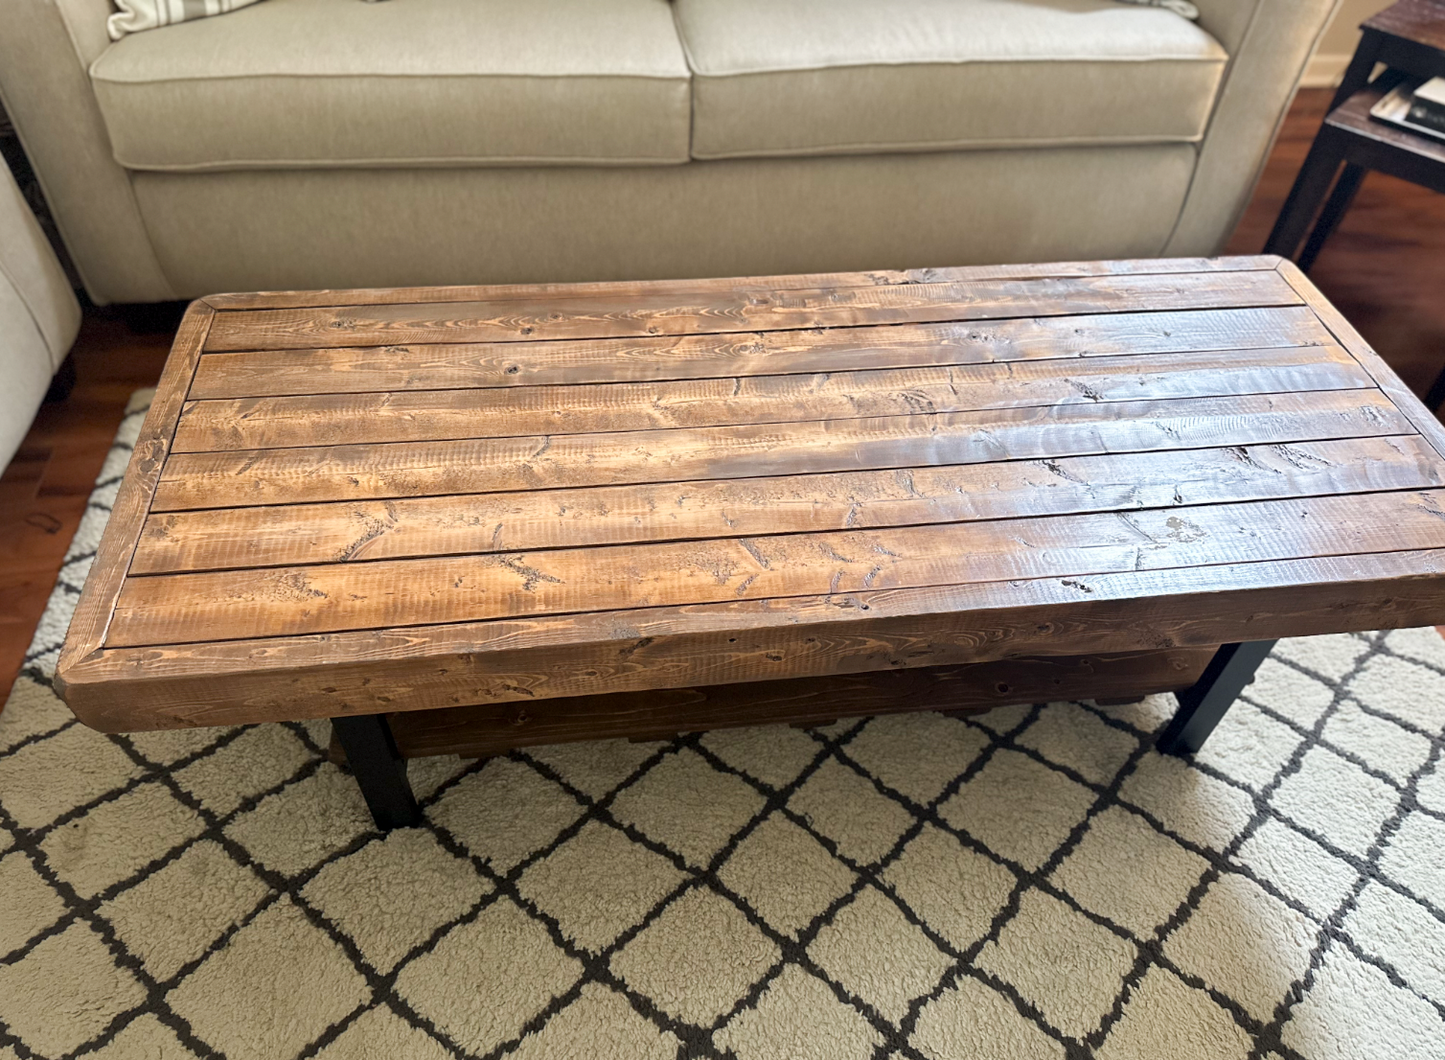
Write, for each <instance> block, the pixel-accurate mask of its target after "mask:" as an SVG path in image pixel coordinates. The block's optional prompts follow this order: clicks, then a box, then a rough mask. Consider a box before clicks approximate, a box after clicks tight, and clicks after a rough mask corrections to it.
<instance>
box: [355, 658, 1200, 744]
mask: <svg viewBox="0 0 1445 1060" xmlns="http://www.w3.org/2000/svg"><path fill="white" fill-rule="evenodd" d="M1214 652H1215V649H1214V648H1212V647H1211V648H1178V649H1163V650H1158V651H1136V652H1122V653H1119V654H1113V655H1067V656H1039V657H1030V658H1020V659H1005V660H1001V661H997V662H985V663H972V664H969V665H963V666H936V667H917V668H913V669H903V670H881V671H874V672H870V673H859V674H838V675H834V676H831V677H809V678H798V679H793V680H786V681H760V682H754V683H747V684H729V685H713V686H710V687H706V688H676V689H662V690H657V691H648V692H620V693H612V694H606V695H594V696H573V697H567V698H562V699H544V700H537V701H536V702H532V703H495V704H482V705H478V706H469V707H449V708H446V709H444V710H414V711H401V712H398V713H394V714H391V715H389V720H390V722H391V727H392V732H393V733H394V734H395V736H396V742H397V746H398V747H399V748H400V750H401V753H402V755H403V756H405V757H407V758H420V757H424V756H426V755H441V754H456V755H462V756H463V757H477V758H479V757H484V756H487V755H494V754H500V753H502V752H505V751H509V750H511V749H512V748H514V747H527V746H533V745H537V744H550V743H568V742H572V741H576V740H602V739H611V738H618V737H621V738H626V739H633V740H648V739H661V738H665V737H670V736H674V735H676V734H677V733H680V732H694V731H698V730H702V729H721V728H727V727H729V726H735V725H766V724H772V723H779V722H786V723H790V724H820V723H824V722H829V721H832V720H833V719H835V718H843V717H854V716H858V715H864V714H896V713H901V712H904V711H911V710H937V711H943V712H947V713H963V714H977V713H981V712H983V711H986V710H990V709H992V708H994V707H1002V706H1008V705H1010V704H1014V703H1039V702H1045V701H1048V700H1058V699H1094V700H1100V699H1102V700H1115V701H1119V700H1127V699H1132V698H1136V697H1139V696H1143V695H1149V694H1152V693H1155V692H1172V691H1176V690H1178V689H1181V688H1187V687H1188V686H1190V685H1192V684H1193V683H1194V682H1195V681H1196V680H1198V678H1199V675H1200V674H1201V673H1202V672H1203V670H1204V667H1205V665H1206V664H1208V662H1209V660H1210V659H1211V658H1212V657H1213V655H1214ZM331 758H332V760H333V761H336V762H341V761H344V760H345V755H344V753H343V752H342V750H341V747H340V745H339V743H338V742H337V741H336V739H335V737H333V738H332V741H331Z"/></svg>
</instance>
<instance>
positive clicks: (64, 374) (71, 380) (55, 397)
mask: <svg viewBox="0 0 1445 1060" xmlns="http://www.w3.org/2000/svg"><path fill="white" fill-rule="evenodd" d="M74 389H75V354H73V353H68V354H66V355H65V360H63V361H61V362H60V367H59V368H57V369H56V370H55V375H54V376H53V377H51V380H50V389H49V390H47V391H46V392H45V400H46V401H47V402H59V401H64V400H65V399H66V398H68V397H70V392H71V391H72V390H74Z"/></svg>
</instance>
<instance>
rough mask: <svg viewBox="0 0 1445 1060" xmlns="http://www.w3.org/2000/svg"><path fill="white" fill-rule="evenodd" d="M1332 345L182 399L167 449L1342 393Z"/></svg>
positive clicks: (1344, 369) (1339, 354)
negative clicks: (712, 376) (669, 379)
mask: <svg viewBox="0 0 1445 1060" xmlns="http://www.w3.org/2000/svg"><path fill="white" fill-rule="evenodd" d="M1374 385H1375V383H1374V380H1373V379H1371V378H1370V376H1369V375H1368V374H1367V373H1366V372H1365V371H1364V370H1363V369H1362V368H1360V366H1359V365H1358V364H1356V363H1355V359H1354V358H1353V357H1351V356H1350V355H1349V354H1348V353H1346V352H1345V351H1344V350H1343V349H1341V348H1340V347H1338V346H1321V347H1297V348H1287V349H1278V350H1233V351H1228V352H1223V353H1178V354H1159V355H1152V356H1133V357H1098V358H1090V359H1089V360H1087V361H1067V360H1053V361H1038V362H1024V363H1020V364H1014V363H1011V362H1002V363H994V364H980V365H958V366H947V367H937V368H912V369H885V370H882V371H862V372H824V373H819V374H816V375H784V376H750V377H735V378H732V379H705V380H685V381H674V382H665V383H604V384H584V385H579V386H535V387H494V388H489V389H484V390H417V391H411V392H406V393H400V394H396V393H379V394H322V395H317V396H314V397H272V398H238V399H232V400H208V401H192V402H188V403H187V404H186V407H185V408H184V410H183V411H182V413H181V419H180V425H179V426H178V427H177V429H176V436H175V441H174V442H173V444H172V450H173V451H174V452H182V453H183V452H214V451H222V450H232V449H271V448H285V447H298V446H314V445H357V444H363V443H376V442H405V441H440V440H445V439H450V438H505V437H513V436H518V435H522V436H526V435H535V434H547V435H565V434H597V433H602V432H609V431H646V430H660V429H667V428H678V427H722V426H732V425H739V424H760V423H788V422H796V421H801V420H812V419H830V420H835V421H841V420H848V419H862V418H869V417H877V416H906V415H909V414H917V413H935V412H970V411H978V410H984V409H1002V408H1022V407H1026V406H1029V405H1064V404H1078V403H1085V402H1105V401H1139V400H1152V401H1157V400H1165V399H1169V398H1190V397H1222V396H1225V395H1232V394H1281V393H1290V392H1293V391H1323V390H1351V389H1363V388H1369V387H1373V386H1374Z"/></svg>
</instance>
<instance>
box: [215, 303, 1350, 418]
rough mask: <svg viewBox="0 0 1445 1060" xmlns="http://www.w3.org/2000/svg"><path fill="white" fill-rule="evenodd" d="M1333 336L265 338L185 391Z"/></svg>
mask: <svg viewBox="0 0 1445 1060" xmlns="http://www.w3.org/2000/svg"><path fill="white" fill-rule="evenodd" d="M1332 341H1333V340H1332V338H1331V336H1330V333H1329V331H1328V330H1327V329H1326V328H1325V327H1324V326H1323V325H1321V324H1320V322H1319V319H1318V318H1317V317H1316V316H1315V314H1314V313H1313V312H1312V311H1311V310H1310V309H1308V308H1306V307H1304V306H1281V307H1278V308H1272V309H1200V310H1195V311H1192V312H1180V313H1101V314H1089V315H1083V316H1070V317H1038V318H1014V319H1008V320H997V321H989V322H987V323H950V322H943V323H927V324H889V325H885V326H881V327H855V328H830V329H826V330H822V331H804V332H794V331H774V332H745V333H742V334H737V335H722V336H719V335H684V336H658V337H649V338H637V339H596V340H585V339H567V340H561V341H554V342H533V343H526V344H518V343H514V342H506V343H435V344H426V345H420V346H396V345H391V346H381V347H374V346H361V347H356V346H353V347H340V348H336V349H309V350H259V351H251V352H246V353H207V354H206V355H205V356H204V357H202V358H201V363H200V365H199V366H198V367H197V369H196V377H195V380H194V382H193V383H192V384H191V391H190V397H191V398H192V399H204V398H238V397H267V396H280V395H287V394H322V393H364V392H367V391H389V392H394V391H401V390H443V389H451V388H470V387H490V386H535V385H539V384H550V383H588V382H590V383H611V382H641V381H644V380H654V381H656V380H665V379H716V378H731V377H735V376H748V375H784V374H790V373H799V372H837V371H848V370H853V369H863V368H922V367H927V366H929V365H935V364H982V363H988V362H991V361H1019V360H1032V359H1048V358H1055V357H1093V356H1108V355H1113V354H1134V353H1182V352H1198V351H1205V350H1234V349H1265V348H1271V347H1282V346H1319V345H1325V344H1329V343H1331V342H1332Z"/></svg>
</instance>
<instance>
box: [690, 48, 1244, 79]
mask: <svg viewBox="0 0 1445 1060" xmlns="http://www.w3.org/2000/svg"><path fill="white" fill-rule="evenodd" d="M688 58H689V59H691V58H692V56H691V54H690V53H689V55H688ZM1228 61H1229V56H1228V55H1139V56H1129V55H1122V56H1098V55H1092V56H1091V55H1078V56H1033V55H1030V56H1006V57H1005V56H1000V57H998V58H980V59H923V60H910V59H900V60H899V61H897V62H879V61H877V60H871V61H869V62H860V63H849V62H839V63H817V64H812V65H807V66H760V67H755V68H751V69H747V70H729V71H726V72H721V73H709V72H707V71H705V70H701V69H699V68H698V67H696V66H694V67H693V68H692V76H693V77H694V78H698V77H708V78H724V77H750V76H753V75H756V74H801V73H816V72H818V71H820V70H867V69H880V70H888V69H894V68H899V67H903V68H907V67H917V66H1023V65H1026V64H1030V63H1075V64H1079V65H1088V66H1100V65H1105V64H1118V65H1121V66H1123V65H1130V66H1135V65H1142V64H1144V63H1190V64H1193V63H1200V64H1208V65H1211V66H1222V65H1224V64H1225V63H1227V62H1228Z"/></svg>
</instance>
